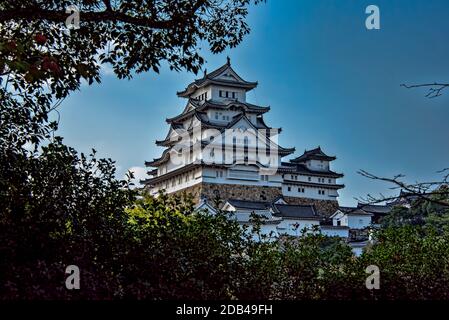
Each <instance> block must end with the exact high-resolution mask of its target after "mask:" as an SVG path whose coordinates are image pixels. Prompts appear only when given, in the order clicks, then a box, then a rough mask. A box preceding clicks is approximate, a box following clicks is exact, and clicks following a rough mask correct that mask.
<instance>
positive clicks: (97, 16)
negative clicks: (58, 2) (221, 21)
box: [0, 0, 207, 29]
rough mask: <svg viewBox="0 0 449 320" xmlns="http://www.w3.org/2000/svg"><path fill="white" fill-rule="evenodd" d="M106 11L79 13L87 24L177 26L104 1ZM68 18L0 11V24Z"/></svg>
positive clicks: (56, 13)
mask: <svg viewBox="0 0 449 320" xmlns="http://www.w3.org/2000/svg"><path fill="white" fill-rule="evenodd" d="M206 2H207V0H199V1H197V2H196V3H195V4H194V5H193V6H192V8H191V10H189V12H186V13H185V14H187V15H188V14H190V15H193V14H195V12H196V11H197V10H198V9H199V8H200V7H201V6H202V5H204V4H205V3H206ZM105 5H106V10H105V11H100V12H95V11H83V12H80V17H81V19H82V21H89V22H102V21H103V22H106V21H111V22H125V23H130V24H134V25H138V26H142V27H148V28H153V29H170V28H172V27H173V26H175V25H176V24H177V21H178V19H176V18H174V19H172V20H155V19H152V18H148V17H136V16H130V15H127V14H125V13H123V12H119V11H113V10H112V7H111V6H110V3H109V1H105ZM67 17H68V15H67V13H66V12H65V11H62V10H60V11H55V10H47V9H42V8H39V7H28V8H17V9H12V10H5V11H0V22H5V21H9V20H19V19H25V20H48V21H53V22H65V20H66V18H67Z"/></svg>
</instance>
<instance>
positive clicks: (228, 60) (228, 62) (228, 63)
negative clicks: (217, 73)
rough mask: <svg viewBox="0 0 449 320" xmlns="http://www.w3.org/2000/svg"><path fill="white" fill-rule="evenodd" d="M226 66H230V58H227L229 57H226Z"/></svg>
mask: <svg viewBox="0 0 449 320" xmlns="http://www.w3.org/2000/svg"><path fill="white" fill-rule="evenodd" d="M226 60H227V61H226V64H227V65H228V66H230V65H231V58H229V56H227V57H226Z"/></svg>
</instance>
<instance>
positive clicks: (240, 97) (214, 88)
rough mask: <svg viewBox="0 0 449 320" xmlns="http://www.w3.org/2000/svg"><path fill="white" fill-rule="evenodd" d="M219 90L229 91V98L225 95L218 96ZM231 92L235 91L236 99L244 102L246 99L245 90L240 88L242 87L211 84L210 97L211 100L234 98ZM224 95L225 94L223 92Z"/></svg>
mask: <svg viewBox="0 0 449 320" xmlns="http://www.w3.org/2000/svg"><path fill="white" fill-rule="evenodd" d="M220 90H222V91H223V93H224V92H226V91H229V92H230V94H229V96H230V98H228V99H226V97H220ZM231 92H235V93H236V99H237V100H238V101H242V102H245V101H246V91H245V90H242V89H238V88H234V87H225V86H212V93H211V94H212V95H211V96H212V99H213V100H222V101H226V100H229V99H230V100H235V99H232V93H231ZM224 95H225V94H224Z"/></svg>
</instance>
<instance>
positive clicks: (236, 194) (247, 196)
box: [174, 183, 338, 217]
mask: <svg viewBox="0 0 449 320" xmlns="http://www.w3.org/2000/svg"><path fill="white" fill-rule="evenodd" d="M183 193H189V194H191V195H192V196H193V200H194V202H195V203H198V202H199V201H200V199H201V197H206V198H207V199H209V200H213V199H215V198H216V197H217V195H218V196H219V198H220V199H221V200H223V201H226V200H228V199H237V200H251V201H273V200H274V199H275V198H277V197H278V196H280V195H282V190H281V188H278V187H263V186H244V185H233V184H215V183H198V184H197V185H194V186H192V187H188V188H186V189H183V190H180V191H177V192H175V193H174V194H183ZM284 200H285V201H286V202H287V203H288V204H306V205H311V204H313V205H315V208H316V209H317V212H318V214H319V215H321V216H323V217H329V216H330V215H331V214H333V213H334V212H335V211H337V209H338V202H337V201H336V200H318V199H309V198H296V197H287V196H284Z"/></svg>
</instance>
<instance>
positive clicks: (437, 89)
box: [401, 82, 449, 98]
mask: <svg viewBox="0 0 449 320" xmlns="http://www.w3.org/2000/svg"><path fill="white" fill-rule="evenodd" d="M401 87H404V88H407V89H413V88H429V92H428V93H427V94H426V97H427V98H436V97H439V96H441V95H442V93H441V92H442V91H443V90H444V89H446V88H447V87H449V83H437V82H435V83H425V84H414V85H407V84H401Z"/></svg>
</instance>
